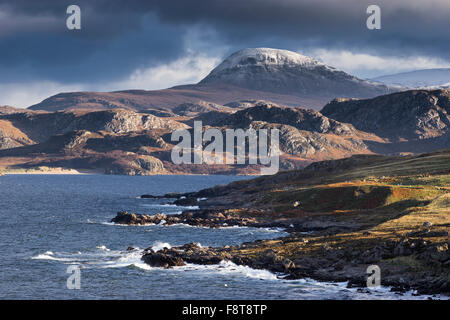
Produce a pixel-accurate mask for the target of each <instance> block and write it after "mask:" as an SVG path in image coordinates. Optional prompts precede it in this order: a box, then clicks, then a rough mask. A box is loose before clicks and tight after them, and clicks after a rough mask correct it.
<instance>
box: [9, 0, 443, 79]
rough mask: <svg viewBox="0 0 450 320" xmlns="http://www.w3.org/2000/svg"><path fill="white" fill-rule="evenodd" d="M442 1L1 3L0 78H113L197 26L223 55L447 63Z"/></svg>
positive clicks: (173, 46) (173, 52) (170, 54)
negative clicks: (71, 14)
mask: <svg viewBox="0 0 450 320" xmlns="http://www.w3.org/2000/svg"><path fill="white" fill-rule="evenodd" d="M372 3H374V4H375V3H376V4H378V5H380V7H381V10H382V29H381V30H377V31H370V30H368V29H367V28H366V27H365V20H366V18H367V14H366V8H367V6H368V5H369V4H372ZM449 3H450V2H449V1H448V0H441V1H433V0H431V1H422V0H397V1H387V0H381V1H372V0H370V1H369V0H367V1H366V0H362V1H360V0H340V1H331V0H325V1H317V0H315V1H313V0H303V1H302V0H165V1H163V0H161V1H137V0H128V1H115V0H108V1H107V0H98V1H94V0H90V1H86V0H78V1H60V0H58V1H50V0H40V1H24V0H15V1H2V0H0V73H1V74H2V75H8V76H10V77H12V78H14V77H17V78H20V77H25V76H28V77H37V78H38V77H46V78H50V79H55V80H58V81H67V82H71V81H96V80H98V81H101V80H103V79H110V78H112V77H120V76H124V75H125V74H127V73H129V72H131V71H132V70H133V69H134V68H137V67H145V66H151V65H155V64H157V63H161V62H166V61H171V60H173V59H175V58H177V57H179V56H181V55H183V54H184V52H185V49H186V48H185V43H184V41H183V39H184V36H185V34H186V31H187V30H189V29H190V28H194V27H197V28H198V27H199V26H200V30H213V31H214V32H215V33H214V34H215V39H214V42H213V44H212V45H215V44H219V45H223V46H226V47H228V48H229V51H230V52H231V51H234V50H237V49H240V48H242V47H249V46H271V47H282V48H286V49H292V50H298V49H302V48H308V47H323V48H333V49H347V50H363V51H366V52H371V53H373V54H394V55H414V54H417V55H420V54H422V55H430V56H434V57H440V58H444V59H450V35H449V32H448V30H450V19H448V16H449V14H450V4H449ZM70 4H78V5H79V6H80V7H81V9H82V30H81V31H68V30H67V29H66V28H65V19H66V17H67V16H66V14H65V10H66V8H67V6H68V5H70ZM202 49H204V47H202ZM206 50H208V49H206Z"/></svg>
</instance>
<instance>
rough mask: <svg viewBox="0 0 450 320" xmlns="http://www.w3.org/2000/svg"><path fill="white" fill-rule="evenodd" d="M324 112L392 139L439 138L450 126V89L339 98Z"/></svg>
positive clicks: (328, 115) (359, 127)
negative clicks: (359, 97)
mask: <svg viewBox="0 0 450 320" xmlns="http://www.w3.org/2000/svg"><path fill="white" fill-rule="evenodd" d="M321 113H322V114H323V115H325V116H327V117H329V118H333V119H335V120H337V121H341V122H347V123H351V124H352V125H353V126H354V127H355V128H357V129H359V130H362V131H367V132H373V133H375V134H376V135H378V136H380V137H383V138H387V139H390V140H391V141H392V142H399V141H410V140H422V139H429V138H437V137H440V136H442V135H444V134H446V133H447V132H448V131H449V129H450V90H410V91H404V92H398V93H393V94H389V95H383V96H379V97H376V98H372V99H336V100H333V101H332V102H330V103H328V104H327V105H325V107H324V108H323V109H322V110H321Z"/></svg>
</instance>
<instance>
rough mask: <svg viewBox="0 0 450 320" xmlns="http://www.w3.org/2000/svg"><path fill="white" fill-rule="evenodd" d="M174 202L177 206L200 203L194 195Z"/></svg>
mask: <svg viewBox="0 0 450 320" xmlns="http://www.w3.org/2000/svg"><path fill="white" fill-rule="evenodd" d="M173 204H176V205H177V206H196V205H197V204H198V201H197V198H194V197H185V198H180V199H178V200H175V201H174V202H173Z"/></svg>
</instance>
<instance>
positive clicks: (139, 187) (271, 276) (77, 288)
mask: <svg viewBox="0 0 450 320" xmlns="http://www.w3.org/2000/svg"><path fill="white" fill-rule="evenodd" d="M249 178H251V177H246V176H220V175H209V176H208V175H190V176H187V175H185V176H183V175H155V176H114V175H95V174H86V175H53V174H52V175H39V174H32V175H27V174H20V175H14V174H11V175H5V176H0V219H1V223H0V299H36V300H40V299H188V300H190V299H294V300H295V299H298V300H305V299H339V300H340V299H429V298H440V297H439V296H434V297H430V296H423V295H421V296H417V295H415V293H414V292H407V293H404V294H397V293H393V292H391V291H390V288H386V287H379V288H370V289H369V288H367V289H366V288H364V289H355V288H347V287H346V286H347V284H346V283H345V282H341V283H328V282H318V281H315V280H312V279H308V278H305V279H299V280H286V279H284V275H283V274H275V273H272V272H269V271H267V270H255V269H251V268H249V267H245V266H238V265H235V264H233V263H231V262H226V261H224V262H222V263H220V264H218V265H210V266H202V265H195V264H188V265H186V266H183V267H174V268H171V269H163V268H152V267H150V266H148V265H146V264H144V263H143V262H142V260H141V254H142V250H143V249H145V248H148V247H152V248H153V249H155V250H157V249H160V248H164V247H173V246H178V245H183V244H185V243H191V242H193V243H197V244H199V245H201V246H224V245H236V244H241V243H243V242H247V241H254V240H257V239H273V238H278V237H282V236H285V235H287V233H286V232H284V231H283V230H281V229H275V228H249V227H224V228H218V229H211V228H205V227H192V226H187V225H182V224H180V225H172V226H166V225H164V224H160V225H149V226H123V225H116V224H114V223H111V222H110V220H111V219H112V218H113V217H114V216H115V215H116V213H117V212H118V211H120V210H127V211H129V212H136V213H145V214H156V213H166V214H179V213H181V212H182V211H183V210H187V209H193V210H195V209H196V208H197V207H180V206H175V205H173V204H170V202H171V201H170V200H169V199H142V198H140V195H142V194H153V195H162V194H165V193H168V192H189V191H197V190H200V189H203V188H207V187H211V186H215V185H223V184H227V183H230V182H232V181H236V180H241V179H249ZM128 247H133V248H135V249H136V250H127V248H128Z"/></svg>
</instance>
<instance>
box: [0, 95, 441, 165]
mask: <svg viewBox="0 0 450 320" xmlns="http://www.w3.org/2000/svg"><path fill="white" fill-rule="evenodd" d="M449 105H450V104H449V91H448V90H447V91H446V90H436V91H426V90H415V91H407V92H401V93H395V94H390V95H384V96H380V97H377V98H373V99H366V100H357V99H350V100H349V99H340V100H334V101H332V102H331V103H329V104H327V105H326V106H325V107H324V108H323V111H322V112H318V111H315V110H311V109H297V108H292V107H284V106H279V105H276V104H273V103H268V102H263V101H254V100H244V101H237V102H235V103H232V104H229V105H228V106H224V107H223V108H221V107H220V106H218V105H214V104H201V103H197V104H194V103H184V104H180V105H178V106H177V107H176V108H174V109H173V110H171V111H167V112H165V111H164V110H157V111H155V112H154V114H158V115H160V116H156V115H154V114H150V113H143V112H134V111H131V110H125V109H113V110H102V111H91V112H90V111H87V110H84V111H82V110H74V111H63V112H45V111H30V110H27V111H24V110H20V111H14V110H15V109H11V108H5V109H4V112H3V113H2V114H0V149H3V150H0V167H3V168H19V169H20V168H34V167H39V166H45V167H63V168H69V169H83V170H91V169H94V170H96V171H99V172H106V173H117V174H152V173H177V174H183V173H184V174H186V173H195V174H214V173H221V174H224V173H227V174H231V173H233V174H258V173H259V172H260V171H259V170H260V167H259V166H258V165H231V164H223V165H220V164H218V165H207V164H198V165H193V164H183V165H175V164H174V163H173V162H172V158H171V150H172V148H173V146H174V144H175V143H178V142H173V141H171V133H172V132H173V131H174V130H176V129H188V130H190V131H191V133H192V130H193V129H192V126H193V122H194V121H200V120H201V121H202V124H203V126H204V127H205V128H207V127H213V128H217V129H219V130H220V131H221V132H222V133H223V135H225V133H226V130H227V129H243V130H247V129H249V128H252V129H255V130H256V131H257V132H258V130H259V129H274V128H276V129H278V130H279V133H280V135H279V138H280V140H279V147H280V151H281V153H280V169H281V170H290V169H296V168H300V167H304V166H306V165H309V164H310V163H312V162H316V161H322V160H332V159H340V158H345V157H349V156H351V155H354V154H374V153H378V154H409V153H419V152H432V151H435V150H439V149H443V148H448V147H450V140H449V137H450V131H449V130H448V125H449V123H450V119H449V114H448V112H449ZM208 110H212V111H208ZM224 141H225V140H224ZM191 143H193V140H191ZM206 144H208V142H206V141H205V145H206ZM223 151H224V152H226V149H224V150H223ZM226 156H230V155H226Z"/></svg>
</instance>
